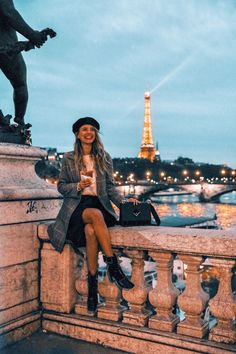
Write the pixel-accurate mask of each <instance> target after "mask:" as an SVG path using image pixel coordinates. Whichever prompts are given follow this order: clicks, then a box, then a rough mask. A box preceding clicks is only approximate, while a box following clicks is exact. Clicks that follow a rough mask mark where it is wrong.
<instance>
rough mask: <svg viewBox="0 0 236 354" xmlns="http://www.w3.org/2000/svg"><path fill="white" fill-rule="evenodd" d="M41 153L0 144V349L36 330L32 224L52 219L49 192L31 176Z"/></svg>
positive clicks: (53, 198) (54, 200) (54, 202)
mask: <svg viewBox="0 0 236 354" xmlns="http://www.w3.org/2000/svg"><path fill="white" fill-rule="evenodd" d="M44 155H45V152H44V151H42V150H40V149H37V148H33V147H29V146H22V145H15V144H6V143H1V144H0V347H2V346H4V345H6V344H8V343H11V342H14V341H17V340H19V339H22V338H23V337H25V336H26V335H29V334H30V333H32V332H34V331H36V330H37V329H38V328H39V327H40V323H41V321H40V298H39V293H40V287H39V264H40V259H39V255H40V242H39V239H38V237H37V224H38V223H39V222H40V221H41V220H51V219H54V218H55V216H56V215H57V212H58V209H59V207H60V204H61V199H59V195H58V193H57V191H56V189H55V187H49V186H48V185H46V183H45V182H44V181H43V180H41V179H40V178H39V177H37V175H36V173H35V170H34V166H35V163H36V162H37V161H38V160H40V158H42V157H44Z"/></svg>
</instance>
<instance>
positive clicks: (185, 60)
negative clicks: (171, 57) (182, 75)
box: [150, 54, 193, 93]
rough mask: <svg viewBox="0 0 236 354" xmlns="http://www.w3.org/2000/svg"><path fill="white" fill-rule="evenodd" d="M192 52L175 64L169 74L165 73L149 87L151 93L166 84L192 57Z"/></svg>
mask: <svg viewBox="0 0 236 354" xmlns="http://www.w3.org/2000/svg"><path fill="white" fill-rule="evenodd" d="M192 57H193V54H192V55H189V56H188V57H187V58H185V59H184V60H183V61H182V62H181V63H180V64H179V65H178V66H176V67H175V68H174V69H173V70H172V71H171V72H170V73H169V74H167V75H166V76H165V77H164V78H163V79H162V80H161V81H160V82H159V83H158V84H157V85H156V86H154V87H153V88H152V89H151V91H150V92H151V93H153V92H155V91H156V90H157V89H159V88H160V87H161V86H163V85H164V84H166V83H167V82H168V81H169V80H171V79H172V78H173V77H174V76H175V75H176V74H177V73H178V72H179V71H180V70H182V69H183V68H184V67H185V66H186V65H187V64H188V63H189V62H190V60H191V59H192Z"/></svg>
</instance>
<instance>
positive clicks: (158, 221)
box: [150, 204, 161, 226]
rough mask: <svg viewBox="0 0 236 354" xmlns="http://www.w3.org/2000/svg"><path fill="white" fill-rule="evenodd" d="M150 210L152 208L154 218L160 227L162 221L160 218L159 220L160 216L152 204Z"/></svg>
mask: <svg viewBox="0 0 236 354" xmlns="http://www.w3.org/2000/svg"><path fill="white" fill-rule="evenodd" d="M150 208H151V213H152V216H153V217H154V219H155V221H156V224H157V226H159V225H160V223H161V220H160V218H159V216H158V214H157V212H156V210H155V208H154V206H153V205H152V204H150Z"/></svg>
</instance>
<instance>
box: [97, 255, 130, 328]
mask: <svg viewBox="0 0 236 354" xmlns="http://www.w3.org/2000/svg"><path fill="white" fill-rule="evenodd" d="M114 253H115V254H116V255H117V256H118V252H116V251H114ZM117 259H118V262H119V258H118V257H117ZM98 289H99V294H100V295H101V296H102V297H103V298H104V299H105V303H104V304H102V305H101V306H100V307H99V309H98V317H99V318H102V319H105V320H111V321H119V320H121V319H122V313H123V311H124V310H125V309H126V307H124V306H122V305H121V304H120V301H121V290H120V289H119V288H118V287H117V286H116V285H115V283H112V282H110V280H109V277H108V275H107V274H106V276H105V278H104V280H103V281H102V282H100V283H99V286H98Z"/></svg>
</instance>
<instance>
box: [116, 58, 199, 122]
mask: <svg viewBox="0 0 236 354" xmlns="http://www.w3.org/2000/svg"><path fill="white" fill-rule="evenodd" d="M194 54H195V52H194V53H192V54H191V55H188V56H187V57H186V58H185V59H184V60H183V61H182V62H181V63H180V64H179V65H177V66H176V67H175V68H174V69H173V70H172V71H171V72H170V73H168V74H167V75H166V76H165V77H164V78H163V79H162V80H161V81H160V82H159V83H158V84H157V85H156V86H154V87H153V88H152V89H151V90H150V93H153V92H155V91H156V90H157V89H159V88H160V87H161V86H163V85H164V84H165V83H167V82H168V81H169V80H171V79H172V78H173V77H174V76H175V75H176V74H177V73H178V72H179V71H181V70H182V69H183V68H184V67H185V66H186V65H187V64H189V62H190V61H191V59H192V58H193V55H194ZM140 103H141V101H138V102H137V103H136V104H134V105H133V107H131V108H130V109H129V111H128V112H127V113H126V114H125V116H124V117H123V119H125V118H127V117H128V116H129V115H130V114H131V113H132V112H133V111H134V110H135V109H136V108H137V106H138V105H140Z"/></svg>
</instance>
